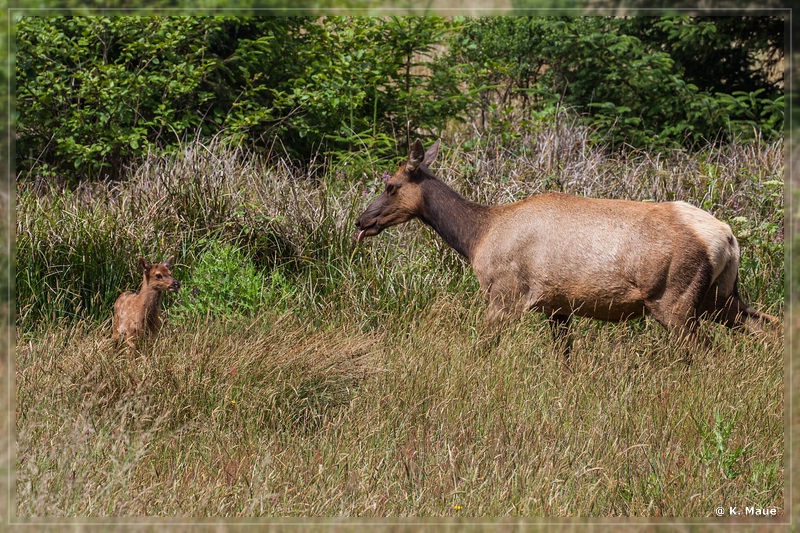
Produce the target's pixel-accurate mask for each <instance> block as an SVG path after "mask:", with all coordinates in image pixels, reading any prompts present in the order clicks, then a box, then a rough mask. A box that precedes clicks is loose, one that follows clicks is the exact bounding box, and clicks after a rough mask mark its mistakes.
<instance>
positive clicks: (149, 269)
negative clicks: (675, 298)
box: [139, 257, 181, 292]
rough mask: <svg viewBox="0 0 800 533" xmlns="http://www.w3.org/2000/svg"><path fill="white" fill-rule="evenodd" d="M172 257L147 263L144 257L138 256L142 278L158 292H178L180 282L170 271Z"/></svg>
mask: <svg viewBox="0 0 800 533" xmlns="http://www.w3.org/2000/svg"><path fill="white" fill-rule="evenodd" d="M173 259H174V257H170V258H169V259H167V260H166V261H164V262H163V263H153V264H148V262H147V260H146V259H145V258H144V257H140V258H139V268H141V269H142V271H144V279H145V283H146V284H147V286H148V287H150V288H151V289H153V290H156V291H158V292H164V291H172V292H178V289H180V288H181V283H180V281H178V280H177V279H175V278H173V277H172V272H171V271H170V268H171V267H172V260H173Z"/></svg>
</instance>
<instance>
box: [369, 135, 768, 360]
mask: <svg viewBox="0 0 800 533" xmlns="http://www.w3.org/2000/svg"><path fill="white" fill-rule="evenodd" d="M438 147H439V142H438V141H437V142H436V144H434V146H432V147H431V148H430V149H429V150H428V151H427V152H425V151H424V149H423V147H422V143H421V142H420V141H416V142H415V143H414V145H413V146H412V148H411V153H410V155H409V158H408V161H406V162H405V163H403V164H401V165H400V168H398V170H397V172H395V174H394V175H393V176H392V177H391V178H390V179H388V180H387V182H386V189H385V191H384V192H383V193H382V194H381V195H380V196H379V197H378V198H377V199H376V200H375V201H374V202H372V204H371V205H370V206H369V207H367V209H366V210H365V211H364V213H363V214H362V215H361V217H359V218H358V220H357V221H356V226H357V227H358V228H359V229H360V230H361V231H360V232H359V234H358V241H359V242H361V240H363V238H364V237H369V236H373V235H377V234H378V233H380V232H381V231H383V230H384V229H385V228H387V227H390V226H394V225H397V224H402V223H404V222H406V221H408V220H410V219H412V218H419V219H421V220H422V221H423V222H424V223H426V224H428V225H429V226H431V227H432V228H433V229H434V230H435V231H436V232H437V233H439V235H441V236H442V238H443V239H444V240H445V241H446V242H447V243H448V244H450V245H451V246H452V247H453V248H454V249H455V250H456V251H458V252H459V253H460V254H461V255H463V256H464V257H465V258H467V259H468V260H469V262H470V264H471V265H472V268H473V270H474V272H475V275H476V276H477V278H478V281H479V282H480V285H481V288H482V290H483V291H485V292H486V293H487V295H488V298H489V310H488V314H487V316H488V319H489V323H490V324H491V325H492V327H493V329H494V330H498V329H499V326H500V325H502V324H503V323H504V322H506V321H507V320H508V319H509V318H513V317H516V316H519V315H521V314H522V313H523V312H524V311H527V310H530V309H535V310H539V311H543V312H545V313H547V315H548V316H550V317H551V319H552V320H553V324H554V326H555V331H556V332H560V333H559V334H562V333H563V332H564V331H565V330H566V328H567V327H568V325H569V319H570V317H571V316H572V315H579V316H585V317H590V318H596V319H600V320H607V321H620V320H626V319H630V318H636V317H642V316H645V315H650V316H652V317H653V318H655V319H656V320H657V321H658V322H660V323H661V324H663V325H664V326H665V327H667V328H668V329H670V330H671V331H675V332H677V333H678V335H679V336H680V337H689V338H694V337H695V330H696V328H697V320H698V318H700V317H701V316H704V317H706V318H710V319H712V320H715V321H717V322H720V323H722V324H725V325H726V326H728V327H737V326H740V325H743V324H744V323H745V322H746V321H748V320H750V319H760V320H765V321H776V320H777V319H775V318H774V317H771V316H769V315H766V314H763V313H759V312H757V311H756V310H754V309H753V308H751V307H749V306H747V305H746V304H745V303H744V302H742V301H741V299H740V298H739V295H738V291H737V289H736V279H737V271H738V266H739V245H738V243H737V242H736V238H735V237H734V236H733V233H732V232H731V229H730V227H729V226H728V225H727V224H724V223H723V222H720V221H719V220H717V219H716V218H714V217H713V216H711V215H710V214H708V213H706V212H705V211H702V210H700V209H698V208H696V207H692V206H691V205H689V204H687V203H685V202H664V203H644V202H633V201H627V200H604V199H593V198H584V197H580V196H572V195H566V194H559V193H546V194H540V195H537V196H533V197H530V198H527V199H525V200H521V201H519V202H514V203H511V204H505V205H498V206H485V205H480V204H477V203H475V202H471V201H469V200H467V199H465V198H463V197H461V196H460V195H459V194H458V193H456V192H455V191H453V190H452V189H451V188H450V187H448V186H447V185H446V184H444V183H443V182H441V181H439V180H438V179H437V178H436V177H435V176H434V175H433V174H432V173H430V171H429V170H428V168H427V167H428V165H429V164H430V163H432V162H433V160H434V159H435V158H436V154H437V152H438ZM566 350H567V351H568V350H569V343H567V346H566Z"/></svg>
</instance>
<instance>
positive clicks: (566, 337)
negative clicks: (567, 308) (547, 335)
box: [547, 314, 572, 362]
mask: <svg viewBox="0 0 800 533" xmlns="http://www.w3.org/2000/svg"><path fill="white" fill-rule="evenodd" d="M547 322H548V324H550V330H551V331H552V333H553V340H554V341H555V342H556V345H561V346H563V350H564V359H565V360H566V361H567V362H569V354H570V351H571V350H572V335H571V334H570V332H569V325H570V323H571V322H572V316H571V315H562V314H553V315H550V317H549V318H548V319H547Z"/></svg>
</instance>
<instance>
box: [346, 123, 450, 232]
mask: <svg viewBox="0 0 800 533" xmlns="http://www.w3.org/2000/svg"><path fill="white" fill-rule="evenodd" d="M438 152H439V141H436V142H435V143H434V144H433V146H431V147H430V148H429V149H428V151H427V152H426V151H425V149H424V148H423V146H422V142H421V141H420V140H419V139H417V140H416V141H415V142H414V144H412V145H411V151H410V153H409V155H408V160H407V161H406V162H404V163H402V164H401V165H400V167H399V168H398V169H397V171H396V172H395V173H394V175H393V176H391V177H389V178H388V179H386V185H385V188H384V190H383V192H382V193H381V195H380V196H378V198H376V199H375V201H374V202H372V203H371V204H370V205H369V207H367V209H366V210H365V211H364V213H363V214H362V215H361V216H360V217H358V220H356V227H357V228H358V229H359V230H360V231H359V233H358V237H357V240H358V242H361V241H362V240H363V239H364V237H372V236H373V235H377V234H378V233H380V232H381V231H383V230H384V229H386V228H388V227H391V226H396V225H398V224H402V223H403V222H408V221H409V220H411V219H412V218H414V217H417V216H419V214H420V212H421V210H422V208H423V202H424V198H423V194H422V188H421V184H422V182H423V181H424V180H426V179H431V175H430V174H428V173H427V172H425V170H427V167H428V165H430V164H431V163H432V162H433V161H434V159H436V154H437V153H438Z"/></svg>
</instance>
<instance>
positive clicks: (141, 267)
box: [139, 257, 150, 270]
mask: <svg viewBox="0 0 800 533" xmlns="http://www.w3.org/2000/svg"><path fill="white" fill-rule="evenodd" d="M148 268H150V265H149V264H147V260H146V259H145V258H144V257H140V258H139V270H147V269H148Z"/></svg>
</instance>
